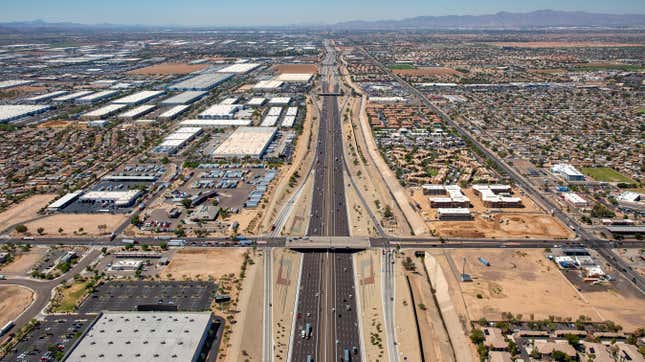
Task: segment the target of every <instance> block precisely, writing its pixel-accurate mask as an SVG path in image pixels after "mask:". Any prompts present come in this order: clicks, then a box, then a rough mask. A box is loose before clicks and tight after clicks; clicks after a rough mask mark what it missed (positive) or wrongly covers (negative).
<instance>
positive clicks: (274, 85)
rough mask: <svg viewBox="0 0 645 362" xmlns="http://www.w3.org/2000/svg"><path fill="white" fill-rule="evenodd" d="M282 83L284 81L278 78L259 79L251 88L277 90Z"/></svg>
mask: <svg viewBox="0 0 645 362" xmlns="http://www.w3.org/2000/svg"><path fill="white" fill-rule="evenodd" d="M283 84H284V82H282V81H279V80H261V81H259V82H257V83H256V84H255V85H254V86H253V89H254V90H256V91H277V90H280V88H281V87H282V85H283Z"/></svg>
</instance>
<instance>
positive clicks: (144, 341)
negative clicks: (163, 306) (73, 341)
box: [66, 312, 212, 362]
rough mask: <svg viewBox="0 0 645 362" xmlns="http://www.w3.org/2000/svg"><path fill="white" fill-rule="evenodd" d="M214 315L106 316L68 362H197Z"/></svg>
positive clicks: (203, 313) (100, 318)
mask: <svg viewBox="0 0 645 362" xmlns="http://www.w3.org/2000/svg"><path fill="white" fill-rule="evenodd" d="M211 319H212V315H211V313H210V312H104V313H103V314H102V315H101V316H100V317H99V319H98V320H97V321H96V323H94V325H93V326H92V327H91V328H90V329H89V330H88V331H87V333H86V334H85V335H84V336H83V337H82V339H81V340H80V342H79V343H78V345H77V346H76V347H75V348H74V349H73V350H72V351H71V353H70V354H69V356H68V357H67V359H66V361H71V362H81V361H159V362H165V361H194V360H195V357H196V355H197V354H199V353H200V352H201V347H202V343H203V340H204V337H205V334H206V333H207V331H208V328H209V326H210V324H211Z"/></svg>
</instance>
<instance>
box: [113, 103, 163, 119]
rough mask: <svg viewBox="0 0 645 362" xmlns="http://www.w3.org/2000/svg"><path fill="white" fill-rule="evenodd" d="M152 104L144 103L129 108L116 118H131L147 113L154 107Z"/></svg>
mask: <svg viewBox="0 0 645 362" xmlns="http://www.w3.org/2000/svg"><path fill="white" fill-rule="evenodd" d="M155 107H156V106H155V105H154V104H144V105H141V106H139V107H135V108H132V109H131V110H129V111H127V112H123V113H121V114H119V115H118V116H117V118H122V119H133V118H136V117H139V116H143V115H144V114H148V113H150V112H152V111H153V110H154V109H155Z"/></svg>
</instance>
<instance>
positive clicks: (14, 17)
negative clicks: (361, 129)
mask: <svg viewBox="0 0 645 362" xmlns="http://www.w3.org/2000/svg"><path fill="white" fill-rule="evenodd" d="M539 9H554V10H581V11H590V12H605V13H614V14H621V13H639V14H644V13H645V0H613V1H607V0H497V1H491V0H387V1H386V0H361V1H358V0H223V1H222V0H0V21H1V22H6V21H24V20H34V19H43V20H46V21H51V22H62V21H69V22H77V23H86V24H95V23H103V22H107V23H113V24H148V25H213V26H217V25H221V26H227V25H240V26H241V25H286V24H303V23H308V24H310V23H317V24H320V23H325V24H330V23H335V22H339V21H346V20H374V19H400V18H405V17H412V16H420V15H455V14H456V15H479V14H492V13H496V12H498V11H512V12H526V11H532V10H539Z"/></svg>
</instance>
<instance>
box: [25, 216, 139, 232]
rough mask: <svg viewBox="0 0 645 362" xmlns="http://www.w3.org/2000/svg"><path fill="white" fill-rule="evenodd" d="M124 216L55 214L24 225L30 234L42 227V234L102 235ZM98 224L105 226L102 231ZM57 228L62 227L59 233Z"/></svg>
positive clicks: (122, 219)
mask: <svg viewBox="0 0 645 362" xmlns="http://www.w3.org/2000/svg"><path fill="white" fill-rule="evenodd" d="M126 218H127V215H112V214H56V215H51V216H47V217H44V218H42V219H38V220H34V221H32V222H29V223H26V224H25V226H27V230H28V231H29V232H31V233H32V234H34V233H35V232H36V230H37V229H38V228H41V227H42V228H43V229H44V231H43V235H57V236H59V235H67V236H74V235H78V236H81V235H103V234H109V233H111V232H112V230H115V229H116V228H117V227H118V226H119V225H120V224H121V223H122V222H123V221H125V219H126ZM99 225H106V226H107V227H106V229H105V230H104V231H102V230H99V229H98V226H99ZM59 228H62V229H63V231H62V232H61V233H59V232H58V230H59ZM81 228H82V229H83V230H82V231H81V230H80V229H81ZM75 232H76V233H75Z"/></svg>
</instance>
